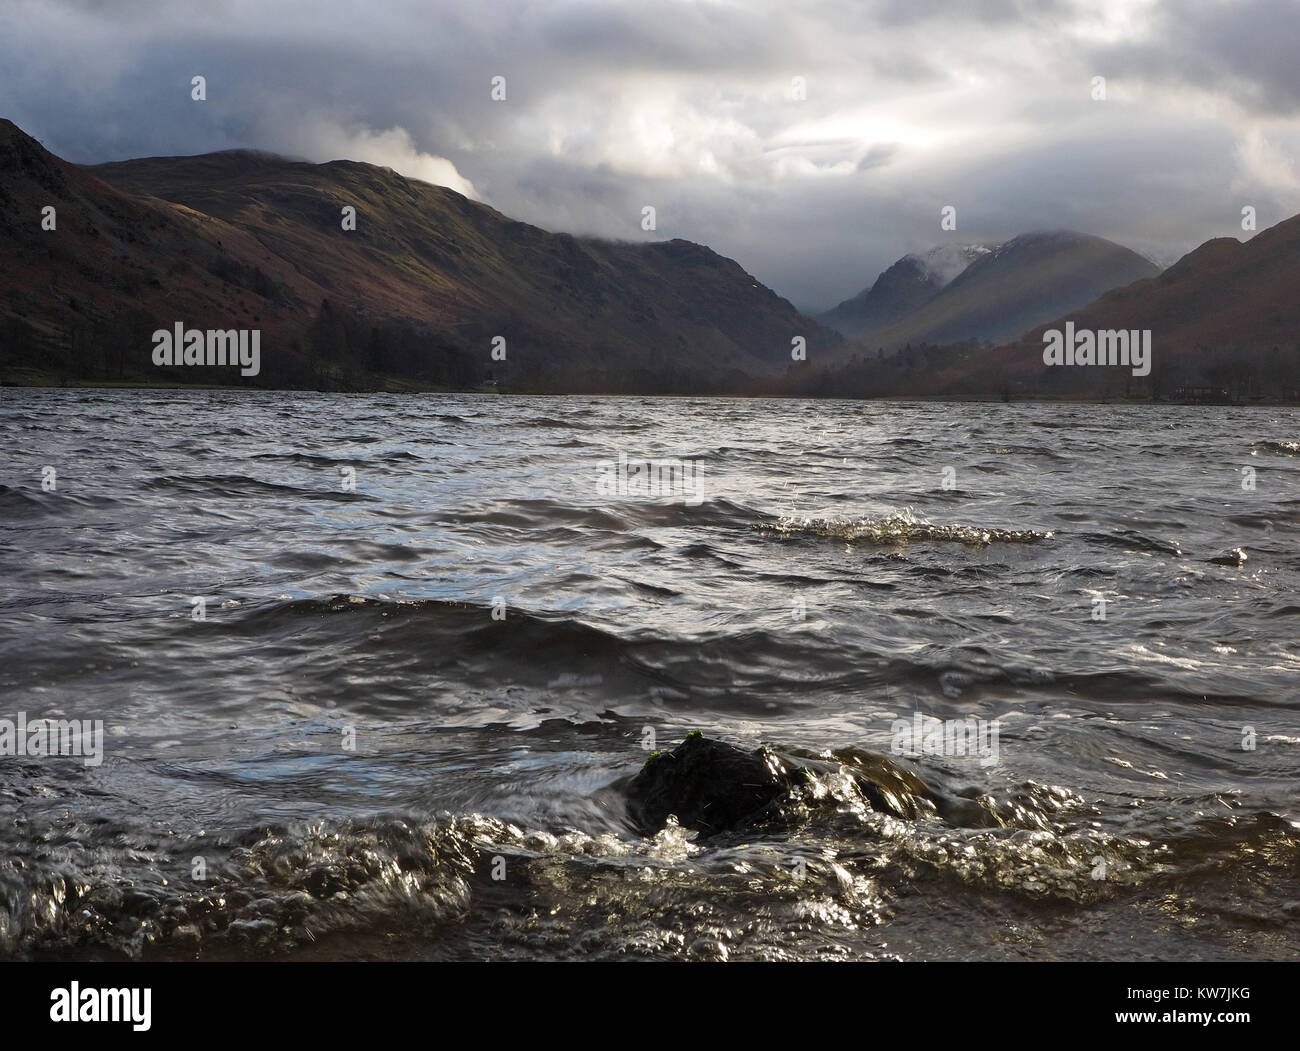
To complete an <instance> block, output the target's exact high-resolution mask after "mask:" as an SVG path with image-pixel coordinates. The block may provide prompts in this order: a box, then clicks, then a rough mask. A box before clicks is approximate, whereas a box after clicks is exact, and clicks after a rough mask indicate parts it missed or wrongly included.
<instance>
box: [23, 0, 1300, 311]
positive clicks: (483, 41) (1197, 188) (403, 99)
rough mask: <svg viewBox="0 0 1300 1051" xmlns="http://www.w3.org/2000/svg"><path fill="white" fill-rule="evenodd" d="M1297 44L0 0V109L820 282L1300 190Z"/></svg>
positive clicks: (975, 27)
mask: <svg viewBox="0 0 1300 1051" xmlns="http://www.w3.org/2000/svg"><path fill="white" fill-rule="evenodd" d="M1297 41H1300V4H1297V2H1296V0H1241V2H1209V0H1146V2H1143V0H1127V2H1113V0H1087V2H1081V3H1074V2H1073V0H809V2H801V0H778V2H769V0H752V2H751V0H745V2H730V0H691V2H687V0H475V2H473V3H465V2H462V3H451V2H443V0H277V2H275V3H272V2H270V0H39V2H36V0H0V116H5V117H8V118H9V119H11V120H13V121H14V122H15V123H17V124H18V125H19V126H20V127H22V128H23V129H24V130H25V131H27V132H29V133H30V134H32V135H35V136H36V137H37V138H38V139H40V140H41V141H42V142H43V143H44V144H45V146H46V147H47V148H49V149H51V150H52V151H54V152H55V153H57V154H59V155H60V156H63V157H66V158H68V159H69V160H73V161H77V162H81V163H94V162H99V161H108V160H121V159H124V158H128V157H141V156H151V155H166V154H188V153H203V152H207V151H210V150H220V149H229V148H233V147H254V148H258V149H264V150H271V151H274V152H277V153H284V154H289V155H293V156H298V157H305V158H308V159H311V160H320V161H324V160H331V159H334V158H339V157H346V158H351V159H354V160H365V161H372V162H374V163H377V164H385V165H389V166H391V167H393V168H395V169H397V170H398V171H400V172H402V173H403V174H406V175H410V176H414V177H417V178H423V179H428V180H429V181H432V182H438V183H442V184H444V185H447V186H452V187H454V188H456V189H458V190H460V191H461V192H463V193H467V194H470V195H471V196H474V197H477V198H478V199H480V200H482V201H485V202H487V203H489V204H491V205H493V206H494V207H496V208H498V209H500V210H501V211H503V212H505V213H507V214H509V215H511V216H514V217H517V218H520V219H524V220H527V221H529V222H533V223H536V224H538V225H539V226H543V227H545V228H547V229H551V230H567V231H570V232H573V233H579V234H583V233H586V234H598V235H601V236H606V237H616V238H624V239H629V240H644V239H648V238H671V237H685V238H688V239H690V240H693V241H699V242H702V243H704V244H707V245H709V246H711V247H712V248H715V249H716V250H718V251H719V252H721V253H723V254H724V255H727V256H731V257H732V258H734V259H736V260H738V261H739V262H740V263H741V264H742V265H743V266H744V267H745V268H746V269H748V270H749V271H750V272H751V273H753V274H755V275H757V277H758V278H759V279H760V280H761V281H763V282H765V283H767V284H769V285H771V286H772V287H773V288H775V289H776V290H777V291H778V292H780V293H781V294H782V295H785V296H787V297H789V298H790V299H792V300H793V301H794V302H795V303H796V304H798V305H799V306H801V307H804V308H824V307H828V306H831V305H833V304H834V303H836V302H838V301H839V300H841V299H843V298H845V297H847V296H849V295H851V294H853V293H855V292H857V291H858V290H860V289H861V288H862V287H864V286H866V285H869V284H870V283H871V281H872V280H874V278H875V276H876V274H877V273H878V272H879V271H880V270H881V269H883V268H884V267H886V266H888V265H889V264H890V263H891V262H893V261H894V260H895V259H896V258H898V257H899V256H900V255H903V254H904V253H906V252H911V251H919V250H923V249H926V248H929V247H932V246H933V245H936V244H940V243H944V242H947V241H952V240H957V241H962V242H968V241H985V242H988V241H997V240H1003V239H1005V238H1007V237H1011V236H1014V235H1015V234H1017V233H1020V232H1023V231H1026V230H1033V229H1058V228H1070V229H1077V230H1082V231H1085V232H1088V233H1093V234H1098V235H1100V236H1103V237H1109V238H1112V239H1114V240H1116V241H1119V242H1121V243H1123V244H1126V245H1128V246H1130V247H1132V248H1134V249H1137V250H1138V251H1141V252H1144V253H1146V254H1148V255H1150V256H1152V257H1153V258H1155V259H1157V260H1158V261H1161V262H1166V261H1170V260H1172V259H1174V258H1177V256H1178V255H1180V254H1181V253H1182V252H1184V251H1186V250H1188V249H1189V248H1192V247H1194V246H1195V245H1197V244H1199V243H1201V242H1202V241H1204V240H1206V239H1207V238H1210V237H1216V236H1237V237H1244V236H1249V235H1248V234H1244V233H1243V232H1242V230H1241V225H1240V224H1241V209H1242V207H1243V206H1244V205H1251V206H1253V207H1254V208H1255V209H1256V210H1257V213H1258V222H1259V226H1260V228H1261V229H1262V228H1264V227H1266V226H1269V225H1271V224H1273V223H1275V222H1277V221H1279V220H1281V219H1283V218H1287V217H1289V216H1291V215H1294V214H1296V213H1297V212H1300V55H1298V54H1297V52H1296V50H1295V48H1296V44H1297ZM195 75H202V76H204V77H205V78H206V80H207V94H208V98H207V101H206V102H201V103H200V102H194V101H193V100H192V99H191V97H190V92H191V87H190V84H191V78H192V77H193V76H195ZM494 77H504V78H505V95H506V97H505V99H504V100H503V101H496V100H494V99H493V98H492V81H493V78H494ZM1096 77H1104V78H1105V85H1104V86H1105V99H1104V100H1098V99H1095V98H1094V97H1093V96H1094V94H1095V93H1096V88H1095V87H1094V84H1095V81H1094V78H1096ZM797 78H801V79H797ZM800 88H802V90H800ZM800 95H802V96H804V97H798V96H800ZM646 205H652V206H654V208H655V209H656V213H657V220H658V222H657V226H658V228H657V230H656V231H654V232H653V233H647V232H645V231H643V230H642V229H641V216H642V208H643V207H644V206H646ZM945 205H951V206H953V207H954V208H956V210H957V230H956V231H955V232H951V233H950V232H945V231H943V230H941V229H940V225H939V219H940V210H941V209H942V208H943V207H944V206H945Z"/></svg>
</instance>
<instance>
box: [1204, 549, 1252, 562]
mask: <svg viewBox="0 0 1300 1051" xmlns="http://www.w3.org/2000/svg"><path fill="white" fill-rule="evenodd" d="M1210 561H1211V562H1212V563H1213V564H1214V565H1216V566H1244V565H1245V564H1246V552H1245V551H1244V550H1243V549H1242V548H1239V547H1234V548H1233V549H1232V550H1231V551H1226V552H1224V553H1223V554H1222V555H1215V556H1214V558H1212V559H1210Z"/></svg>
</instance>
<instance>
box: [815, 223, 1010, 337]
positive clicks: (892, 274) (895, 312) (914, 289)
mask: <svg viewBox="0 0 1300 1051" xmlns="http://www.w3.org/2000/svg"><path fill="white" fill-rule="evenodd" d="M988 251H989V249H988V248H987V247H986V246H984V245H941V246H939V247H938V248H932V249H931V250H930V251H928V252H924V253H920V254H913V255H905V256H903V258H902V259H899V260H898V261H897V262H895V263H894V264H893V265H892V266H891V267H889V269H887V270H885V271H884V272H882V273H881V274H880V276H879V277H877V278H876V280H875V282H874V283H873V284H872V285H871V286H870V287H869V288H866V289H863V290H862V291H861V292H859V293H858V294H857V295H856V296H853V297H852V298H850V299H846V300H844V302H842V303H841V304H840V305H839V306H837V307H835V308H834V309H833V310H828V311H827V312H826V313H825V314H822V315H821V316H819V317H818V319H817V320H818V321H820V322H822V324H824V325H827V326H829V327H830V328H833V329H835V330H836V331H837V332H839V333H841V334H842V335H845V336H856V335H862V334H868V333H872V332H876V331H879V330H880V329H882V328H885V327H886V326H888V325H892V324H893V323H894V322H896V321H901V320H902V319H903V318H905V317H907V316H908V315H909V314H911V313H913V312H914V311H916V310H918V309H919V308H920V307H921V306H923V305H924V304H926V303H928V302H929V301H930V300H932V299H933V298H934V297H935V296H937V295H938V294H939V293H940V292H941V291H942V290H943V289H944V288H945V287H946V286H947V285H948V284H950V283H951V282H952V280H953V279H954V278H955V277H957V275H958V274H960V273H961V272H962V271H963V270H965V269H966V268H967V267H968V266H970V264H971V263H972V262H974V261H975V260H976V259H978V258H979V257H980V256H981V255H984V254H986V253H987V252H988Z"/></svg>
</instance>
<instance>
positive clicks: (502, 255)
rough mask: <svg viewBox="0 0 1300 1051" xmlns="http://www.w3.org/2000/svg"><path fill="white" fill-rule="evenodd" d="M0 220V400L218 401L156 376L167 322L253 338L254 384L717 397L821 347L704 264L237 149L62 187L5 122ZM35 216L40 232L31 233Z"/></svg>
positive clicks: (766, 296) (406, 182)
mask: <svg viewBox="0 0 1300 1051" xmlns="http://www.w3.org/2000/svg"><path fill="white" fill-rule="evenodd" d="M0 203H3V204H4V206H5V209H6V211H7V212H9V213H10V214H16V215H20V216H23V217H24V219H25V220H27V221H25V222H20V223H19V224H18V226H19V227H20V233H19V236H16V237H14V238H12V239H9V240H7V241H5V242H3V243H0V271H2V272H3V273H4V275H5V284H4V289H5V291H4V293H3V295H2V296H0V375H3V376H5V377H7V378H9V379H10V380H11V381H12V380H15V379H16V380H18V381H23V380H24V379H25V378H26V379H31V378H33V377H34V376H38V375H44V376H46V377H48V376H49V375H51V374H53V375H58V376H63V377H67V378H74V379H83V380H84V379H127V380H137V381H138V380H148V379H151V378H166V379H168V380H174V381H180V382H190V381H194V380H203V381H205V382H238V380H237V379H236V378H233V377H231V375H230V374H229V373H222V374H220V375H217V374H214V373H212V371H211V370H203V369H194V368H190V369H188V370H186V369H172V370H170V371H166V374H165V376H159V370H158V369H157V368H155V367H154V366H153V364H152V362H151V360H150V352H151V349H152V345H151V342H150V334H151V332H152V331H153V330H154V329H156V328H163V327H169V326H171V325H172V324H173V323H174V322H177V321H181V322H184V323H185V324H186V325H188V326H192V327H197V328H221V329H226V328H245V327H247V328H253V327H257V328H260V329H261V330H262V333H263V336H262V359H263V362H264V375H263V376H262V377H260V378H259V379H258V380H255V381H254V382H261V383H264V384H268V385H310V386H337V387H343V388H357V387H373V386H377V385H383V384H384V383H385V382H387V381H388V380H392V379H400V380H404V381H408V380H409V381H411V382H416V383H436V384H442V385H449V386H466V385H473V384H475V383H479V382H482V380H483V379H485V378H486V377H487V376H488V375H494V376H495V377H497V378H499V379H501V380H502V381H503V382H504V383H505V384H506V385H507V386H509V387H510V388H512V389H566V390H609V391H618V390H644V391H676V390H681V391H685V392H696V391H707V390H717V389H737V388H739V387H742V386H743V385H744V384H745V383H746V382H747V381H748V379H749V378H750V377H754V376H761V375H766V374H771V373H774V372H778V371H780V370H783V369H785V368H786V367H787V366H788V365H789V363H790V346H791V340H792V338H793V337H795V336H803V337H804V338H805V339H806V340H807V341H808V347H809V353H810V354H813V353H817V352H819V351H821V350H824V349H826V348H828V347H831V346H833V345H834V344H835V343H837V342H838V341H839V337H838V336H837V335H836V334H835V333H833V332H831V331H829V330H827V329H824V328H822V327H821V326H819V325H818V324H817V323H815V322H813V321H811V320H809V319H807V318H804V317H803V316H802V315H800V314H799V313H798V311H796V310H795V308H794V307H793V306H792V305H791V304H790V303H788V302H787V301H786V300H784V299H782V298H780V297H779V296H777V295H776V294H775V293H774V292H772V291H771V290H770V289H767V288H765V287H763V286H762V285H761V284H759V283H758V282H757V281H755V280H754V279H753V278H752V277H751V276H750V275H749V274H747V273H745V271H744V270H743V269H742V268H741V267H740V266H739V265H738V264H736V263H735V262H734V261H732V260H729V259H724V258H723V257H721V256H719V255H717V254H716V253H714V252H712V251H710V250H709V249H707V248H704V247H702V246H699V245H695V244H691V243H690V242H686V241H669V242H653V243H642V244H629V243H613V242H604V241H597V240H593V239H579V238H574V237H570V236H568V235H565V234H552V233H548V232H546V231H544V230H540V229H538V228H536V227H533V226H529V225H527V224H525V223H519V222H515V221H513V220H511V219H509V218H508V217H506V216H504V215H501V214H500V213H499V212H497V211H495V210H493V209H492V208H489V207H487V206H485V205H482V204H479V203H477V202H474V201H470V200H468V199H467V198H465V197H463V196H461V195H460V194H457V193H455V192H453V191H451V190H448V189H446V188H443V187H438V186H432V185H429V184H427V183H422V182H418V181H416V180H411V179H406V178H403V177H402V176H400V175H398V174H396V173H395V172H392V171H391V170H388V169H382V168H377V167H375V166H372V165H368V164H360V163H355V162H350V161H335V162H332V163H329V164H322V165H314V164H307V163H302V162H296V161H288V160H284V159H282V158H278V157H274V156H269V155H264V154H256V153H249V152H246V151H235V152H227V153H219V154H209V155H205V156H200V157H173V158H151V159H147V160H138V161H127V162H122V163H118V164H109V165H100V166H97V167H94V168H88V169H80V168H77V167H75V166H73V165H69V164H67V163H65V162H63V161H61V160H59V159H58V158H57V157H54V156H53V155H51V154H49V153H48V152H47V151H45V150H44V149H43V148H42V147H41V146H40V145H39V144H38V143H36V142H35V141H34V140H32V139H30V138H29V137H28V136H26V135H25V134H23V133H22V132H21V131H20V130H19V129H18V128H16V127H15V126H14V125H13V124H11V123H9V122H8V121H4V122H0ZM46 203H50V204H54V205H55V206H56V207H57V208H58V216H59V219H58V229H57V231H56V232H44V231H41V230H40V227H39V223H40V207H41V206H42V205H44V204H46ZM348 205H350V206H352V207H354V208H355V209H356V212H357V217H356V229H355V230H344V229H343V228H342V209H343V208H344V207H345V206H348ZM497 336H500V337H504V339H505V341H506V344H505V345H506V359H505V361H496V360H493V359H492V357H491V353H490V352H491V348H492V341H493V339H494V337H497ZM105 340H109V341H111V342H112V343H113V345H114V347H115V348H116V349H114V350H113V351H112V352H111V354H110V357H111V360H103V352H102V348H101V344H102V343H103V342H104V341H105Z"/></svg>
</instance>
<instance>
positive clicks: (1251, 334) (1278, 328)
mask: <svg viewBox="0 0 1300 1051" xmlns="http://www.w3.org/2000/svg"><path fill="white" fill-rule="evenodd" d="M1069 321H1072V322H1074V324H1075V327H1076V329H1094V330H1108V329H1130V330H1131V329H1138V330H1143V329H1149V330H1150V331H1151V338H1152V359H1153V367H1152V376H1151V378H1150V379H1149V380H1148V381H1147V382H1145V383H1139V382H1137V381H1136V380H1134V381H1129V380H1127V379H1125V378H1124V377H1123V376H1121V375H1119V373H1121V372H1124V371H1126V370H1122V369H1111V368H1107V369H1087V368H1047V367H1046V366H1044V365H1043V359H1042V354H1043V332H1044V331H1045V330H1046V329H1048V328H1057V329H1064V326H1065V323H1066V322H1069ZM993 370H997V371H1000V372H1002V373H1004V374H1005V375H1006V376H1007V377H1009V378H1010V379H1011V380H1012V381H1013V382H1014V383H1015V384H1017V385H1018V389H1021V390H1024V391H1025V392H1043V393H1054V392H1057V391H1059V390H1062V389H1068V390H1072V391H1080V392H1103V391H1110V392H1118V391H1122V390H1131V389H1134V388H1138V389H1142V390H1152V389H1154V390H1155V391H1157V392H1159V393H1160V394H1161V395H1162V396H1166V397H1167V396H1170V394H1171V393H1172V391H1173V390H1174V389H1175V388H1177V387H1178V386H1180V385H1189V384H1191V385H1196V384H1203V385H1215V386H1221V387H1223V388H1225V389H1230V390H1232V391H1233V392H1234V393H1236V394H1238V395H1240V396H1243V397H1254V396H1276V397H1286V398H1288V399H1291V400H1294V399H1295V398H1296V396H1297V393H1300V216H1295V217H1292V218H1290V219H1286V220H1284V221H1283V222H1280V223H1278V224H1277V225H1275V226H1272V227H1269V228H1268V229H1265V230H1261V231H1260V232H1259V233H1257V234H1256V235H1255V236H1254V237H1252V238H1251V239H1250V240H1249V241H1245V242H1241V241H1237V240H1235V239H1233V238H1227V237H1222V238H1215V239H1214V240H1211V241H1207V242H1205V244H1203V245H1201V246H1200V247H1199V248H1196V249H1194V250H1193V251H1191V252H1189V253H1188V254H1187V255H1185V256H1183V258H1182V259H1180V260H1179V261H1178V262H1177V263H1175V264H1174V265H1173V266H1171V267H1169V269H1168V270H1166V271H1164V272H1163V273H1161V274H1159V275H1158V276H1156V277H1153V278H1150V279H1148V280H1144V281H1137V282H1134V283H1133V284H1129V285H1126V286H1124V287H1123V288H1117V289H1114V290H1112V291H1110V292H1108V293H1106V294H1105V295H1103V296H1101V297H1099V298H1098V299H1096V300H1095V301H1093V302H1092V303H1089V304H1088V305H1086V306H1084V307H1083V308H1081V309H1078V310H1074V311H1072V312H1070V313H1067V314H1064V315H1062V316H1060V317H1057V318H1054V319H1053V320H1052V321H1050V322H1048V323H1047V324H1041V325H1038V326H1036V327H1035V328H1034V329H1033V330H1032V331H1030V332H1028V333H1026V334H1025V335H1024V336H1023V337H1022V338H1021V339H1019V340H1015V341H1013V342H1011V343H1008V344H1006V345H1004V346H1001V347H997V348H995V349H992V350H988V351H980V352H978V353H975V354H973V355H971V356H970V357H969V358H968V359H967V360H966V361H965V362H963V363H962V364H961V365H960V366H954V367H952V368H950V369H948V370H946V371H945V375H944V376H943V378H942V385H943V386H944V387H945V388H947V389H969V388H973V387H974V386H976V385H977V384H978V383H979V377H980V376H981V375H984V376H987V375H988V374H990V372H991V371H993ZM1072 374H1073V375H1072Z"/></svg>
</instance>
